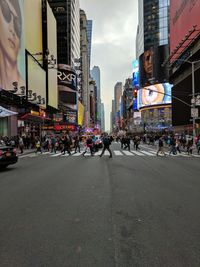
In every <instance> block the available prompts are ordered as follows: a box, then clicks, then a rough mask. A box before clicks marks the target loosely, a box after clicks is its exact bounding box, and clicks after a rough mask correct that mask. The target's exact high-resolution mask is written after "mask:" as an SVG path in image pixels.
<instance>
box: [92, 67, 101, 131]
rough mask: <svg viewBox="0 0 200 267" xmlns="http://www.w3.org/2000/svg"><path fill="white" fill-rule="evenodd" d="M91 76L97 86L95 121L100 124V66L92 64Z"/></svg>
mask: <svg viewBox="0 0 200 267" xmlns="http://www.w3.org/2000/svg"><path fill="white" fill-rule="evenodd" d="M90 75H91V77H92V78H93V79H94V80H95V82H96V86H97V121H98V124H99V125H100V126H101V74H100V68H99V67H98V66H94V67H93V68H92V70H91V71H90Z"/></svg>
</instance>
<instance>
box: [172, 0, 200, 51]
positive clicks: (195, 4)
mask: <svg viewBox="0 0 200 267" xmlns="http://www.w3.org/2000/svg"><path fill="white" fill-rule="evenodd" d="M199 10H200V0H188V1H183V0H171V1H170V53H171V52H172V51H173V50H174V49H175V48H176V46H178V44H179V43H180V42H181V40H182V39H184V37H185V35H187V34H188V32H189V30H190V29H191V28H192V27H193V26H194V25H197V29H199V26H200V17H199Z"/></svg>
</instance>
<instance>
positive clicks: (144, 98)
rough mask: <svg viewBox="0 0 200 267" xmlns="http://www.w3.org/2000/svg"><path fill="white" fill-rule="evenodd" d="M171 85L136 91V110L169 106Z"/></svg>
mask: <svg viewBox="0 0 200 267" xmlns="http://www.w3.org/2000/svg"><path fill="white" fill-rule="evenodd" d="M171 92H172V85H171V84H169V83H162V84H154V85H151V86H146V87H145V88H142V89H140V90H138V95H137V101H138V103H137V105H138V108H143V107H145V106H152V105H162V104H171V100H172V97H171Z"/></svg>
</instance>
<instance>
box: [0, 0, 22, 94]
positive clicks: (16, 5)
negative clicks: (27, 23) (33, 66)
mask: <svg viewBox="0 0 200 267" xmlns="http://www.w3.org/2000/svg"><path fill="white" fill-rule="evenodd" d="M23 18H24V1H23V0H1V1H0V89H4V90H13V93H16V94H21V93H22V92H23V93H22V94H24V93H25V90H23V91H22V90H20V87H22V88H23V87H24V86H25V45H24V21H23ZM13 83H14V84H15V85H13Z"/></svg>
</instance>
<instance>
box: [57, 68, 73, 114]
mask: <svg viewBox="0 0 200 267" xmlns="http://www.w3.org/2000/svg"><path fill="white" fill-rule="evenodd" d="M57 80H58V92H59V104H60V105H62V106H63V107H65V108H66V110H71V111H77V110H78V95H77V93H78V92H77V75H76V73H75V71H74V70H73V69H72V68H71V67H70V66H68V65H64V64H59V65H58V73H57Z"/></svg>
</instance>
